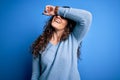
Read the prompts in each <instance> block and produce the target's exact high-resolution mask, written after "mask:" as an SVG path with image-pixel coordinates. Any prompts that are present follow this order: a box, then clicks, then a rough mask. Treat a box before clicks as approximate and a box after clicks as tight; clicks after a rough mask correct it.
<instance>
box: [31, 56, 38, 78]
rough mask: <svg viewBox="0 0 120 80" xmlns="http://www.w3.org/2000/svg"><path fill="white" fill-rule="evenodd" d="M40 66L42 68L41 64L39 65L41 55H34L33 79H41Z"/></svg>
mask: <svg viewBox="0 0 120 80" xmlns="http://www.w3.org/2000/svg"><path fill="white" fill-rule="evenodd" d="M39 68H40V66H39V57H34V56H33V61H32V77H31V80H38V79H39V75H40V70H39Z"/></svg>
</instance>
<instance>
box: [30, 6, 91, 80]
mask: <svg viewBox="0 0 120 80" xmlns="http://www.w3.org/2000/svg"><path fill="white" fill-rule="evenodd" d="M43 14H44V15H47V16H51V18H50V20H49V21H48V23H47V24H46V25H45V29H44V31H43V33H42V34H41V35H40V36H39V37H38V38H37V39H36V41H35V42H34V43H33V45H32V53H33V66H32V77H31V80H80V75H79V72H78V67H77V58H78V57H79V55H78V53H79V52H78V50H79V45H80V43H81V41H82V40H83V38H84V36H85V34H86V33H87V32H88V30H89V26H90V24H91V19H92V16H91V13H90V12H88V11H86V10H82V9H75V8H69V7H58V6H52V5H47V6H46V7H45V10H44V13H43Z"/></svg>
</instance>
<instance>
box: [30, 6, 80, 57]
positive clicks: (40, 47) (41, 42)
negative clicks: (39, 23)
mask: <svg viewBox="0 0 120 80" xmlns="http://www.w3.org/2000/svg"><path fill="white" fill-rule="evenodd" d="M64 8H68V7H66V6H64ZM53 17H54V16H52V17H51V18H50V19H49V20H48V22H47V23H46V25H45V26H44V31H43V33H42V34H41V35H40V36H39V37H38V38H37V39H36V40H35V41H34V43H33V44H32V47H31V48H32V54H33V55H35V56H38V54H39V53H42V52H43V51H44V50H45V48H46V46H47V44H48V43H49V41H50V39H51V38H52V35H53V33H54V32H55V29H54V28H53V27H52V25H51V22H52V19H53ZM61 17H62V16H61ZM62 18H64V17H62ZM64 19H66V20H67V21H68V23H67V25H66V27H65V29H64V32H63V34H62V36H61V38H60V41H65V40H66V39H67V38H68V35H69V34H70V33H71V32H72V31H73V29H74V27H75V25H76V22H75V21H73V20H70V19H68V18H64ZM81 44H82V42H81V43H80V45H79V47H78V49H77V57H78V58H80V54H81V52H80V48H81Z"/></svg>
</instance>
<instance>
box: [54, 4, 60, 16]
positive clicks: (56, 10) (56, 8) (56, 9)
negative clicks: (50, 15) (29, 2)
mask: <svg viewBox="0 0 120 80" xmlns="http://www.w3.org/2000/svg"><path fill="white" fill-rule="evenodd" d="M58 9H59V6H55V11H54V13H55V15H57V12H58Z"/></svg>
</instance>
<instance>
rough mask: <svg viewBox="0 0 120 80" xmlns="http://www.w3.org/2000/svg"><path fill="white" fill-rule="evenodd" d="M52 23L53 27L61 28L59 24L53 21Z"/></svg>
mask: <svg viewBox="0 0 120 80" xmlns="http://www.w3.org/2000/svg"><path fill="white" fill-rule="evenodd" d="M51 25H52V27H53V28H55V29H59V24H57V23H54V22H52V23H51Z"/></svg>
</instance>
